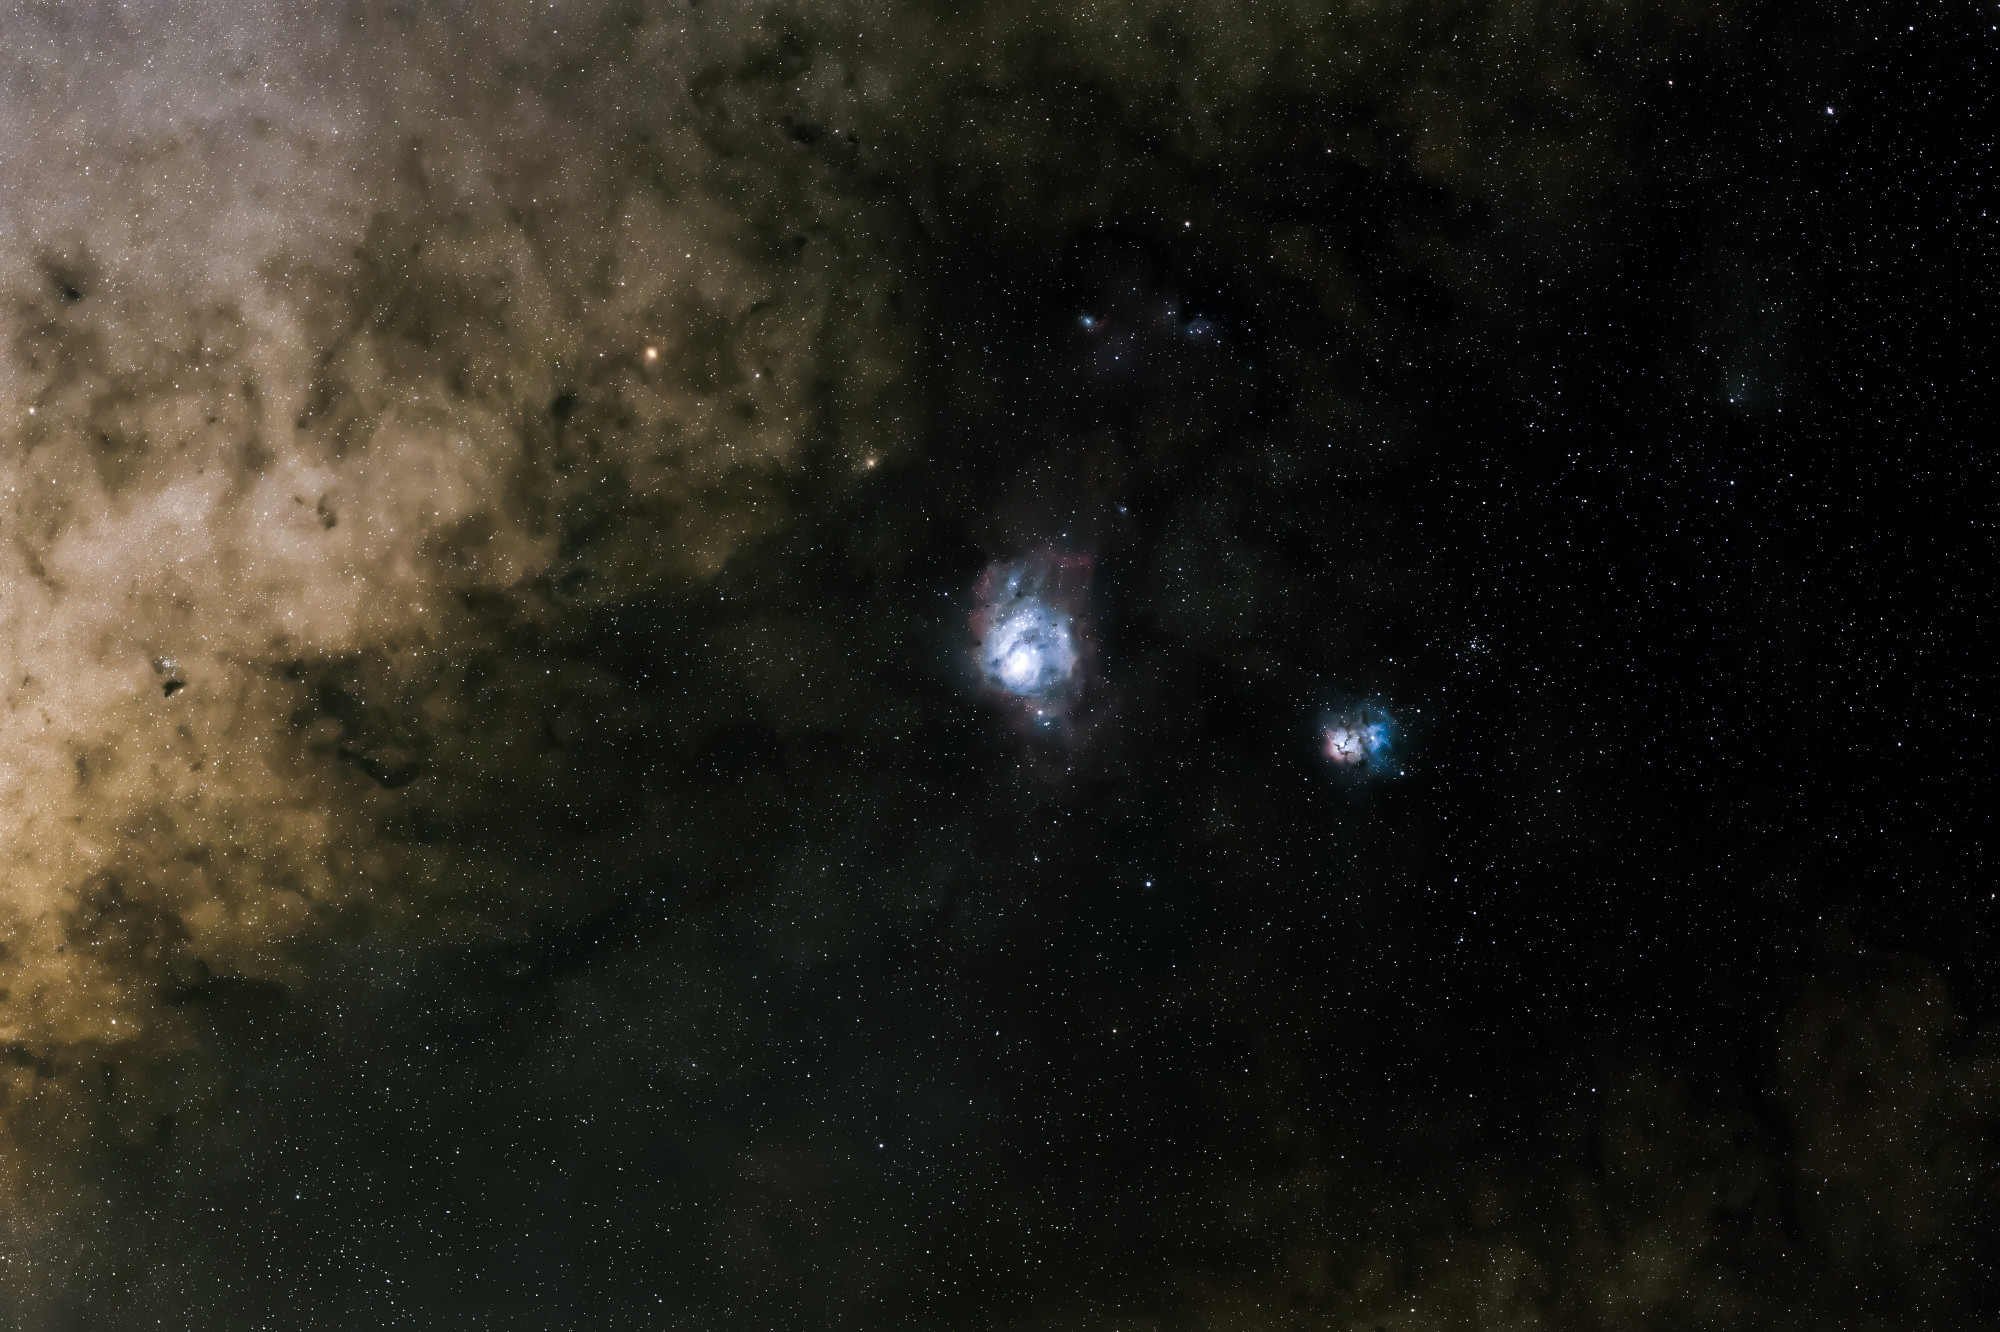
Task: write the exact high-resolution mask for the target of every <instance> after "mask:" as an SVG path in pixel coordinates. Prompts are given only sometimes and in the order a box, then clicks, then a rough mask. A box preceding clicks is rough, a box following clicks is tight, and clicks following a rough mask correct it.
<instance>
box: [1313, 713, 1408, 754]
mask: <svg viewBox="0 0 2000 1332" xmlns="http://www.w3.org/2000/svg"><path fill="white" fill-rule="evenodd" d="M1392 733H1393V732H1392V727H1391V725H1390V722H1389V718H1388V717H1386V716H1384V715H1383V714H1381V713H1380V712H1377V711H1376V710H1374V709H1373V708H1365V709H1362V710H1360V711H1358V712H1353V713H1349V714H1347V715H1346V716H1343V717H1337V718H1335V719H1334V720H1332V721H1329V722H1327V723H1326V724H1325V726H1324V727H1323V728H1322V730H1321V736H1322V737H1323V739H1324V740H1325V744H1326V749H1325V753H1326V756H1327V757H1328V758H1329V759H1332V760H1333V761H1334V762H1335V763H1336V764H1338V765H1339V766H1341V767H1343V768H1365V767H1368V766H1369V765H1370V764H1372V763H1374V762H1375V761H1376V760H1378V759H1380V758H1382V757H1383V756H1384V755H1385V754H1386V753H1387V752H1388V749H1389V742H1390V739H1391V736H1392Z"/></svg>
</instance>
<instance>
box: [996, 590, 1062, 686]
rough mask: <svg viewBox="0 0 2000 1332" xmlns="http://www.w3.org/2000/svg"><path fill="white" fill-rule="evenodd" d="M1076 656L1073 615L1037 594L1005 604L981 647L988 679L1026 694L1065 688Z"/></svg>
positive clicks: (997, 614)
mask: <svg viewBox="0 0 2000 1332" xmlns="http://www.w3.org/2000/svg"><path fill="white" fill-rule="evenodd" d="M1076 659H1077V651H1076V637H1075V635H1074V634H1072V633H1071V632H1070V626H1069V617H1068V616H1066V615H1064V614H1063V613H1062V612H1061V611H1058V610H1057V609H1055V607H1053V606H1051V605H1049V604H1048V603H1047V602H1045V601H1042V600H1040V599H1039V598H1036V597H1022V598H1021V599H1020V600H1018V601H1015V602H1013V603H1011V604H1009V605H1007V606H1005V607H1003V608H1001V609H1000V610H999V611H998V612H997V613H996V614H995V616H994V619H993V624H992V627H991V628H989V629H988V630H987V631H986V638H985V641H984V642H982V643H981V644H980V647H979V664H980V668H981V669H982V670H983V671H984V672H985V673H986V678H987V679H988V680H989V681H991V682H992V683H993V685H994V686H995V687H996V688H998V689H1002V690H1004V691H1006V692H1007V693H1009V694H1013V695H1016V696H1017V697H1020V698H1046V697H1048V696H1049V695H1051V694H1053V693H1055V692H1056V691H1058V690H1060V689H1061V688H1062V687H1063V686H1064V685H1066V684H1068V683H1069V679H1070V676H1071V675H1072V674H1073V673H1074V672H1075V671H1076Z"/></svg>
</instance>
